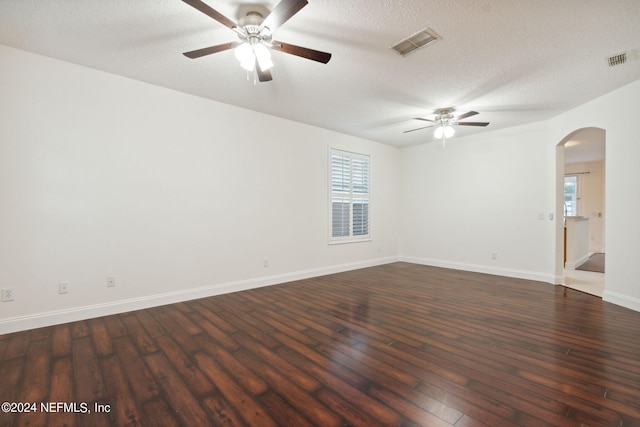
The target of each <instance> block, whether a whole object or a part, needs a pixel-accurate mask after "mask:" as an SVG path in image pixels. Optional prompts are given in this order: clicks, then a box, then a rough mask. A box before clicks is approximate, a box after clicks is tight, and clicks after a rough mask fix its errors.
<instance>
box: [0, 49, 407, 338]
mask: <svg viewBox="0 0 640 427" xmlns="http://www.w3.org/2000/svg"><path fill="white" fill-rule="evenodd" d="M0 62H1V63H2V64H3V70H2V79H1V80H0V200H2V202H1V203H2V208H1V209H0V236H1V237H0V287H2V288H5V287H13V288H14V289H15V297H16V299H15V301H13V302H4V303H2V302H0V333H2V332H7V331H11V330H17V329H23V328H27V327H35V326H40V325H45V324H51V323H55V322H62V321H68V320H73V319H77V318H86V317H90V316H95V315H102V314H106V313H112V312H117V311H121V310H127V309H131V308H139V307H143V306H150V305H154V304H159V303H166V302H172V301H178V300H184V299H188V298H195V297H200V296H204V295H212V294H216V293H220V292H228V291H232V290H237V289H245V288H250V287H254V286H260V285H265V284H271V283H278V282H283V281H287V280H293V279H296V278H300V277H309V276H313V275H320V274H325V273H329V272H333V271H341V270H346V269H350V268H356V267H362V266H367V265H374V264H377V263H384V262H389V261H393V260H395V259H396V258H395V257H396V255H397V234H398V233H397V229H396V226H395V224H396V220H397V210H398V200H399V198H398V196H397V191H396V190H397V188H398V186H399V183H398V176H399V172H398V151H399V150H398V149H396V148H393V147H389V146H385V145H382V144H377V143H373V142H370V141H366V140H361V139H357V138H354V137H350V136H346V135H342V134H338V133H335V132H330V131H327V130H324V129H319V128H314V127H310V126H306V125H302V124H299V123H295V122H290V121H286V120H282V119H279V118H274V117H271V116H267V115H263V114H259V113H255V112H251V111H248V110H243V109H240V108H235V107H231V106H228V105H224V104H220V103H216V102H212V101H209V100H205V99H201V98H197V97H193V96H189V95H185V94H182V93H178V92H174V91H170V90H167V89H163V88H159V87H155V86H152V85H148V84H145V83H140V82H137V81H133V80H129V79H125V78H122V77H119V76H114V75H110V74H106V73H103V72H99V71H96V70H92V69H87V68H84V67H80V66H76V65H72V64H69V63H65V62H61V61H57V60H52V59H49V58H45V57H42V56H39V55H34V54H31V53H27V52H23V51H19V50H15V49H11V48H8V47H4V46H1V45H0ZM186 78H188V77H186ZM329 146H331V147H336V148H342V149H348V150H353V151H358V152H363V153H366V154H370V155H371V156H372V174H373V175H372V187H373V189H374V194H373V202H372V203H373V204H372V210H373V212H372V223H373V241H372V242H365V243H356V244H345V245H328V244H327V227H328V208H327V203H328V195H327V151H328V147H329ZM265 257H266V258H268V260H269V267H264V266H263V259H264V258H265ZM110 275H113V276H116V278H117V279H116V280H117V286H116V287H115V288H107V286H106V279H107V276H110ZM60 281H67V282H69V289H70V292H69V293H68V294H65V295H60V294H58V282H60Z"/></svg>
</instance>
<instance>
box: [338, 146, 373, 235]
mask: <svg viewBox="0 0 640 427" xmlns="http://www.w3.org/2000/svg"><path fill="white" fill-rule="evenodd" d="M330 170H331V177H330V186H331V215H330V217H331V238H330V240H331V242H347V241H354V240H362V239H367V238H369V236H370V224H369V217H370V208H369V173H370V158H369V156H366V155H363V154H355V153H349V152H346V151H339V150H331V151H330Z"/></svg>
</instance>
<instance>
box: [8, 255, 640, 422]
mask: <svg viewBox="0 0 640 427" xmlns="http://www.w3.org/2000/svg"><path fill="white" fill-rule="evenodd" d="M638 325H640V313H639V312H634V311H631V310H628V309H625V308H623V307H619V306H616V305H613V304H610V303H607V302H603V301H602V299H600V298H597V297H593V296H591V295H587V294H584V293H581V292H577V291H573V290H567V291H566V292H565V291H564V289H563V288H562V287H557V286H553V285H548V284H544V283H540V282H533V281H528V280H523V279H512V278H507V277H499V276H492V275H487V274H479V273H471V272H464V271H455V270H448V269H442V268H436V267H428V266H422V265H415V264H408V263H392V264H387V265H381V266H377V267H371V268H365V269H360V270H353V271H347V272H342V273H337V274H331V275H327V276H322V277H315V278H311V279H305V280H298V281H295V282H291V283H285V284H281V285H275V286H268V287H262V288H257V289H253V290H248V291H243V292H237V293H232V294H224V295H219V296H215V297H210V298H203V299H199V300H194V301H187V302H183V303H179V304H173V305H171V304H170V305H165V306H161V307H154V308H150V309H147V310H139V311H136V312H129V313H123V314H118V315H112V316H106V317H103V318H97V319H90V320H83V321H79V322H72V323H68V324H63V325H57V326H52V327H48V328H39V329H36V330H33V331H24V332H18V333H14V334H6V335H0V401H2V402H5V401H7V402H17V401H20V400H22V399H35V400H38V401H44V402H48V401H52V400H55V401H63V402H87V403H88V404H89V405H93V404H94V403H96V402H97V403H102V404H109V405H111V406H112V408H113V411H110V412H108V413H99V412H98V413H95V414H94V413H91V414H83V413H74V412H61V413H49V414H44V413H40V414H35V415H34V414H31V415H27V414H17V413H12V412H8V413H4V412H3V413H0V427H10V426H11V427H12V426H18V425H77V426H84V425H87V426H89V425H90V426H100V425H105V426H106V425H110V426H121V425H145V426H146V425H163V426H165V425H166V426H180V427H184V426H191V425H220V426H251V427H253V426H260V427H262V426H267V427H268V426H277V425H287V426H288V425H295V426H311V425H314V426H322V427H324V426H341V427H348V426H351V427H357V426H366V427H369V426H393V427H413V426H421V425H428V426H457V427H469V426H473V427H479V426H492V427H493V426H508V427H513V426H528V427H531V426H581V425H582V426H589V427H595V426H598V427H600V426H607V427H608V426H616V427H620V426H622V427H626V426H640V328H639V327H638ZM92 409H93V407H92Z"/></svg>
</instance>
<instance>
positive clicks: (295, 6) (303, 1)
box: [183, 0, 309, 34]
mask: <svg viewBox="0 0 640 427" xmlns="http://www.w3.org/2000/svg"><path fill="white" fill-rule="evenodd" d="M183 1H184V0H183ZM308 4H309V2H308V1H307V0H282V1H281V2H280V3H278V4H277V5H276V7H274V8H273V10H272V11H271V13H270V14H269V15H268V16H267V17H266V18H265V20H264V22H263V23H262V26H263V27H268V28H269V29H270V30H271V33H272V34H273V33H274V32H275V31H276V30H277V29H278V28H279V27H280V26H281V25H282V24H284V23H285V22H287V21H288V20H289V19H290V18H291V17H292V16H293V15H295V14H296V13H298V11H299V10H300V9H302V8H303V7H305V6H306V5H308Z"/></svg>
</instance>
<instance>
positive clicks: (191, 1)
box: [182, 0, 238, 30]
mask: <svg viewBox="0 0 640 427" xmlns="http://www.w3.org/2000/svg"><path fill="white" fill-rule="evenodd" d="M182 1H183V2H185V3H186V4H188V5H189V6H191V7H193V8H195V9H198V10H199V11H200V12H202V13H204V14H205V15H207V16H208V17H210V18H213V19H215V20H216V21H218V22H219V23H221V24H222V25H224V26H225V27H229V28H231V29H232V30H233V29H234V28H235V27H237V26H238V24H236V23H235V22H233V21H232V20H231V19H229V18H227V17H226V16H224V15H223V14H221V13H220V12H218V11H217V10H215V9H214V8H212V7H211V6H209V5H207V4H206V3H203V2H202V1H201V0H182Z"/></svg>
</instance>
